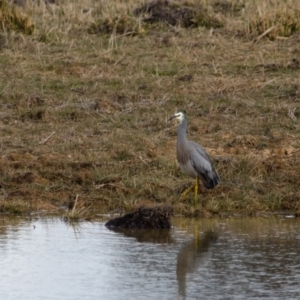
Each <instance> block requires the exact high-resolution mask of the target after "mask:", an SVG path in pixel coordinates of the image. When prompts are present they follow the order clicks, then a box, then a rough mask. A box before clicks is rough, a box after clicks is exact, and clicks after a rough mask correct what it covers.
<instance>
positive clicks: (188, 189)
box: [180, 185, 194, 200]
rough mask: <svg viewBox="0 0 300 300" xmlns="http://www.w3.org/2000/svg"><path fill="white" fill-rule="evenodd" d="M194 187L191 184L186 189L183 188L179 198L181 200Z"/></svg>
mask: <svg viewBox="0 0 300 300" xmlns="http://www.w3.org/2000/svg"><path fill="white" fill-rule="evenodd" d="M193 187H194V185H191V186H190V187H188V188H187V189H185V190H184V191H183V192H182V193H181V195H180V200H183V199H185V198H186V196H187V194H188V193H189V191H190V190H191V189H192V188H193Z"/></svg>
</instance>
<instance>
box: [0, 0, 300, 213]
mask: <svg viewBox="0 0 300 300" xmlns="http://www.w3.org/2000/svg"><path fill="white" fill-rule="evenodd" d="M248 2H249V1H245V2H243V1H234V0H231V1H229V0H228V1H225V0H224V1H211V2H209V3H208V1H203V2H201V3H200V4H201V5H202V7H203V8H204V9H205V11H207V12H208V15H209V16H211V17H212V19H213V20H219V22H220V23H219V24H222V27H219V26H218V28H217V27H215V28H214V30H212V29H211V28H209V26H207V27H205V26H199V25H201V23H200V22H199V23H197V24H196V25H194V26H192V27H191V28H184V27H183V26H181V24H176V25H172V24H169V23H163V22H161V21H159V22H158V23H153V24H149V23H148V22H146V23H145V22H143V20H142V18H145V16H135V15H134V10H135V9H136V8H137V7H140V6H141V5H142V4H144V1H130V0H128V1H113V2H112V1H95V0H85V1H72V0H70V1H60V2H59V5H58V4H51V5H46V4H45V3H44V2H42V1H41V2H40V3H38V2H37V1H27V5H26V6H25V8H24V12H23V13H24V14H26V15H29V16H31V18H32V22H33V24H34V25H35V30H34V32H33V34H32V35H31V36H28V35H24V34H22V33H19V32H17V31H13V30H12V31H10V32H8V33H7V34H6V35H5V43H4V44H3V46H2V47H0V48H1V50H0V63H1V68H0V76H1V78H2V80H1V82H0V99H1V102H0V105H1V111H0V117H1V119H0V126H1V138H0V145H1V157H0V169H1V173H0V174H1V175H0V187H1V189H0V192H1V194H0V196H1V199H0V202H1V205H0V208H1V210H2V211H8V212H11V211H12V209H7V210H6V209H5V207H8V206H7V204H8V203H17V204H18V207H25V208H26V209H24V211H30V210H33V209H35V210H38V209H47V210H49V209H53V208H61V207H64V206H65V207H67V206H68V204H69V202H70V201H71V200H72V199H75V197H76V195H79V198H80V200H81V204H82V209H84V208H88V207H91V210H93V211H94V212H97V213H98V212H99V213H101V212H103V213H106V212H111V211H114V212H123V211H127V210H131V209H134V208H136V207H138V206H139V205H141V204H143V205H147V204H153V203H167V204H172V205H173V207H174V209H175V212H180V213H186V214H191V215H194V214H202V213H203V214H204V215H206V213H208V214H213V213H218V212H220V211H247V212H253V211H277V210H291V211H298V210H299V204H300V192H299V189H298V182H299V179H298V178H299V172H298V170H299V167H300V160H299V155H300V152H299V151H300V150H299V148H300V142H299V116H300V114H299V101H300V96H299V95H300V94H299V91H300V80H299V76H298V74H299V68H300V61H299V59H298V57H299V53H300V48H299V37H300V35H299V32H298V27H297V26H298V25H297V26H296V25H295V26H296V27H295V28H296V30H295V31H293V32H291V33H290V34H289V35H286V34H283V33H282V32H281V31H275V30H274V31H273V30H272V36H270V35H269V34H264V33H265V32H263V31H264V30H268V28H267V27H268V26H271V27H272V26H275V25H274V22H277V23H278V24H280V22H281V21H282V20H286V18H289V17H288V15H287V12H288V13H289V12H290V7H289V6H288V4H286V2H284V1H279V0H278V1H275V0H274V1H263V3H264V4H261V1H253V2H251V4H249V3H248ZM289 3H290V4H289V5H292V4H293V5H295V6H294V7H295V8H297V6H299V4H298V2H297V1H290V2H289ZM196 4H197V5H199V1H187V2H186V3H185V5H186V6H187V7H189V8H193V7H196ZM177 5H178V2H177ZM282 7H284V8H286V9H280V8H282ZM20 9H22V8H20ZM267 12H268V14H267ZM279 12H280V13H281V16H279V17H278V13H279ZM267 15H272V16H277V17H276V18H275V19H272V22H271V23H270V25H269V23H268V22H267V21H266V22H265V23H266V24H267V25H266V26H265V25H264V26H263V29H259V27H258V26H257V28H256V29H255V30H253V28H254V27H253V24H256V23H255V22H257V21H256V20H259V19H260V18H267ZM124 16H125V17H126V18H127V19H128V20H129V21H128V23H126V22H125V17H124ZM118 18H119V19H118ZM120 18H123V19H122V22H121V23H120ZM272 18H273V17H272ZM295 18H296V17H295ZM109 19H110V20H111V23H110V27H106V30H98V31H94V32H97V33H96V34H91V33H90V32H91V28H101V27H97V26H98V25H99V24H103V22H104V21H105V20H109ZM127 19H126V20H127ZM297 22H298V19H297V18H296V19H295V24H296V23H297ZM277 23H276V26H277ZM97 24H98V25H97ZM120 24H121V25H122V26H121V27H122V28H123V30H121V29H122V28H121V27H119V29H118V28H117V27H116V26H120ZM297 24H298V23H297ZM250 25H251V26H250ZM278 26H279V25H278ZM120 28H121V29H120ZM276 28H277V27H276ZM278 28H279V27H278ZM103 31H104V32H103ZM270 32H271V31H270ZM283 37H284V38H283ZM176 109H185V110H186V111H187V115H188V119H189V137H190V139H192V140H195V141H197V142H199V143H200V144H202V145H203V146H204V147H205V148H206V149H207V150H208V152H209V153H210V154H211V156H212V157H213V158H214V159H215V164H216V169H217V170H218V172H219V175H220V177H221V180H222V183H221V185H220V186H218V187H217V188H216V189H214V190H210V191H207V190H204V189H203V191H202V195H201V199H202V202H203V206H202V207H201V206H199V207H194V206H193V205H192V203H193V201H189V200H187V202H184V203H179V201H178V199H179V192H180V191H181V190H182V189H183V187H184V186H186V184H187V183H190V182H191V180H190V179H188V178H186V177H185V176H184V175H182V174H181V172H180V171H179V170H178V166H177V164H176V160H175V139H176V131H177V126H176V125H175V124H168V123H167V122H166V119H167V117H168V116H170V115H171V114H173V113H174V111H175V110H176ZM191 200H192V195H191ZM20 203H23V204H24V205H23V206H22V205H20ZM28 203H30V205H28ZM21 210H22V209H21ZM18 211H19V210H18ZM94 212H93V213H94Z"/></svg>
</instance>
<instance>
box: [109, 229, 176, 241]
mask: <svg viewBox="0 0 300 300" xmlns="http://www.w3.org/2000/svg"><path fill="white" fill-rule="evenodd" d="M109 230H112V231H114V232H118V233H122V234H123V235H124V236H127V237H133V238H135V239H136V240H137V241H138V242H140V243H154V244H172V243H174V239H173V238H172V236H171V232H172V231H171V230H170V229H130V228H109Z"/></svg>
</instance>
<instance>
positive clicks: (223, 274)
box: [0, 217, 300, 300]
mask: <svg viewBox="0 0 300 300" xmlns="http://www.w3.org/2000/svg"><path fill="white" fill-rule="evenodd" d="M173 223H174V228H173V229H172V230H170V231H167V230H156V231H153V230H148V231H147V230H127V231H119V232H114V231H111V230H108V229H107V228H106V227H105V226H104V222H93V223H89V222H85V223H80V224H79V225H78V226H75V227H74V226H73V227H72V226H69V225H67V224H65V223H64V222H62V221H61V220H60V219H49V218H46V219H45V218H36V219H31V220H29V219H28V220H26V219H17V218H14V219H9V218H4V217H0V275H1V280H0V299H13V300H15V299H30V300H34V299H51V300H52V299H64V300H66V299H72V300H73V299H80V300H84V299H108V300H110V299H259V298H270V299H299V298H300V220H298V219H288V218H276V217H268V218H243V219H233V218H229V219H205V220H187V219H180V218H178V219H175V220H174V222H173Z"/></svg>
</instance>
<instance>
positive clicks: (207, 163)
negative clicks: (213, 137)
mask: <svg viewBox="0 0 300 300" xmlns="http://www.w3.org/2000/svg"><path fill="white" fill-rule="evenodd" d="M188 143H189V147H190V158H191V163H192V165H193V167H194V168H195V170H196V172H197V174H198V175H199V177H200V178H201V179H202V181H203V183H204V185H205V187H206V188H209V189H211V188H213V187H215V186H216V185H217V184H218V183H219V182H220V179H219V176H218V174H217V173H216V171H215V169H214V167H213V165H212V162H211V159H210V157H209V155H208V154H207V152H206V151H205V150H204V149H203V148H202V147H201V146H200V145H198V144H197V143H195V142H192V141H189V142H188Z"/></svg>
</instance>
